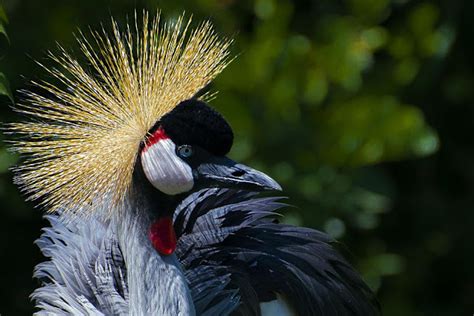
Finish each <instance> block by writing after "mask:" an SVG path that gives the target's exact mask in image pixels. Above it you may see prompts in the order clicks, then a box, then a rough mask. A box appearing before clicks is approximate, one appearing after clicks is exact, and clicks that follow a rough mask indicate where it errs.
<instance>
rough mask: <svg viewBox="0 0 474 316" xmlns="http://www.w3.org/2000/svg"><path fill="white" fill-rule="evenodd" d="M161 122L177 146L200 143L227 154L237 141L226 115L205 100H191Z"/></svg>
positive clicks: (219, 152) (220, 153)
mask: <svg viewBox="0 0 474 316" xmlns="http://www.w3.org/2000/svg"><path fill="white" fill-rule="evenodd" d="M159 125H160V126H161V127H162V128H163V129H164V130H165V132H166V134H167V135H168V136H169V137H170V138H171V139H172V140H173V142H174V143H175V144H176V145H185V144H186V145H196V146H200V147H202V148H204V149H205V150H207V151H209V152H210V153H212V154H214V155H218V156H223V155H225V154H227V153H228V152H229V150H230V149H231V147H232V143H233V140H234V134H233V132H232V128H231V127H230V125H229V124H228V123H227V121H226V120H225V119H224V117H223V116H222V115H221V114H220V113H218V112H217V111H216V110H214V109H213V108H211V107H210V106H209V105H207V104H206V103H205V102H203V101H199V100H196V99H189V100H186V101H183V102H181V103H180V104H178V105H177V106H176V107H175V108H174V109H173V110H172V111H170V112H169V113H167V114H166V115H164V116H163V117H162V118H161V120H160V122H159Z"/></svg>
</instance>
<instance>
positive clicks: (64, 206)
mask: <svg viewBox="0 0 474 316" xmlns="http://www.w3.org/2000/svg"><path fill="white" fill-rule="evenodd" d="M159 16H160V14H159V13H158V14H157V15H156V16H155V17H154V18H149V17H148V13H146V12H145V13H144V14H143V23H142V25H141V27H139V26H138V23H137V20H138V19H137V17H135V24H134V25H133V26H130V25H127V27H126V28H125V30H123V31H121V30H120V28H119V27H118V25H117V23H116V22H115V21H114V20H112V35H111V36H109V35H107V32H106V31H104V30H102V31H101V32H94V31H91V35H92V36H91V37H92V41H91V40H89V41H88V40H86V38H85V36H83V35H82V34H81V36H80V37H78V39H77V42H78V43H79V45H80V48H81V51H82V53H83V54H84V56H85V60H86V62H87V63H86V64H81V63H80V62H78V61H77V60H76V59H74V58H73V57H72V56H71V55H70V54H69V53H68V52H66V51H65V50H64V49H62V48H60V52H59V54H57V55H53V54H50V57H51V58H52V59H53V60H54V61H55V62H56V63H57V65H58V66H59V67H58V68H51V69H50V68H46V67H45V69H46V70H47V71H48V72H49V74H51V75H52V76H53V77H54V78H56V79H57V80H59V81H60V82H61V85H62V87H58V86H56V85H54V84H52V83H49V82H46V81H42V82H34V83H33V84H34V85H35V86H37V87H39V88H40V89H43V90H45V91H46V92H47V96H43V95H40V94H38V93H35V92H27V101H26V102H24V103H23V104H20V105H17V106H16V108H15V110H16V111H18V112H20V113H22V114H26V115H27V116H29V117H30V118H32V119H33V120H31V121H29V122H21V123H12V124H10V125H9V126H8V128H7V130H8V132H10V133H14V134H17V135H20V136H23V137H22V138H21V137H20V139H19V140H15V141H13V146H12V149H13V150H14V151H16V152H18V153H20V154H22V155H23V156H24V161H23V163H22V165H20V166H18V167H16V168H15V170H14V171H15V172H16V178H15V179H16V182H17V183H18V184H19V186H20V188H21V189H22V190H23V191H25V192H27V193H28V194H29V199H31V200H34V199H38V198H41V202H40V204H42V205H44V206H46V208H47V210H49V211H55V210H59V209H61V210H63V211H73V212H74V211H77V210H79V209H81V210H82V209H91V210H92V209H94V206H96V205H97V204H98V203H102V202H103V201H108V202H109V203H110V202H111V203H113V204H114V205H115V206H118V205H119V204H120V203H122V202H123V201H124V199H125V197H126V195H127V193H128V190H129V188H130V184H131V181H132V173H133V169H134V165H135V162H136V159H137V155H138V152H139V148H140V143H141V142H142V141H143V140H144V139H145V138H146V137H147V133H148V131H149V130H150V128H152V127H153V125H154V124H155V123H156V122H157V121H158V120H159V119H160V118H161V117H162V116H163V115H164V114H166V113H168V112H169V111H170V110H172V109H173V108H174V107H175V106H176V105H177V104H178V103H180V102H181V101H184V100H186V99H189V98H191V97H193V96H194V95H195V94H196V93H197V92H199V90H201V89H202V88H204V87H205V86H206V85H207V84H208V83H210V81H211V80H212V79H214V78H215V77H216V76H217V74H219V73H220V72H221V71H222V70H223V69H224V68H225V66H226V65H227V64H228V62H229V50H228V49H229V45H230V42H231V41H230V40H221V39H219V38H218V37H217V35H216V34H215V32H214V31H213V28H212V25H211V24H210V22H204V23H202V24H200V25H199V26H198V27H197V28H196V29H194V30H189V25H190V20H191V19H189V20H188V21H187V22H185V20H184V18H183V16H181V17H180V18H179V19H178V20H177V21H176V22H174V23H165V24H164V25H163V26H160V17H159ZM139 28H141V29H142V30H141V31H140V30H139ZM94 45H95V46H97V50H95V49H94ZM85 65H86V66H85ZM90 206H93V207H90Z"/></svg>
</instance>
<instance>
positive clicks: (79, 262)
mask: <svg viewBox="0 0 474 316" xmlns="http://www.w3.org/2000/svg"><path fill="white" fill-rule="evenodd" d="M135 20H137V18H135ZM138 24H140V25H138ZM112 25H113V31H112V34H113V35H112V36H109V35H107V33H106V32H105V31H102V32H92V36H91V37H92V40H90V39H89V40H86V39H85V36H82V35H81V37H80V38H79V40H78V43H79V46H80V47H81V50H82V53H83V55H84V57H85V59H86V63H82V62H79V61H77V60H76V59H75V58H73V57H72V56H71V55H70V54H69V53H68V52H66V51H65V50H64V49H61V48H60V52H59V54H57V55H51V57H52V59H53V60H54V61H55V62H56V63H57V67H53V68H50V67H45V69H46V71H47V72H49V74H50V75H52V77H54V78H55V79H56V82H54V83H50V82H37V83H35V85H36V86H37V87H38V88H39V89H41V90H43V91H44V93H37V92H28V93H27V98H26V99H27V101H26V102H24V103H23V104H20V105H17V107H16V110H17V111H18V112H20V113H22V114H25V115H27V116H29V117H31V118H32V119H30V120H28V121H26V122H21V123H12V124H10V126H9V132H10V133H12V134H15V135H17V136H18V137H17V139H16V140H14V145H13V147H12V148H13V149H14V150H15V151H17V152H19V153H20V154H22V155H23V157H24V160H23V164H22V165H20V166H18V167H17V168H16V178H15V179H16V182H17V183H18V185H19V186H20V188H21V189H22V190H23V191H25V192H26V193H27V194H29V195H30V197H29V198H30V199H37V200H38V201H39V202H38V204H39V205H40V206H42V207H44V208H46V210H47V212H48V214H47V215H46V218H47V219H48V220H49V222H50V224H51V226H50V227H47V228H45V229H44V231H43V234H42V236H41V237H40V239H39V240H38V241H37V244H38V245H39V247H40V249H41V251H42V252H43V254H44V255H45V256H46V257H47V258H48V261H46V262H43V263H40V264H39V265H38V266H37V267H36V269H35V272H34V276H35V277H36V278H37V279H38V280H39V281H40V284H41V286H40V287H39V288H38V289H37V290H36V291H35V292H34V293H33V294H32V298H33V300H34V301H35V302H36V307H37V308H38V309H39V310H38V312H37V314H38V315H50V314H54V315H62V314H68V315H378V314H379V307H378V303H377V302H376V300H375V298H374V295H373V293H372V292H371V291H370V289H369V288H368V287H367V286H366V285H365V284H364V282H363V281H362V280H361V278H360V276H359V274H358V273H357V272H356V271H355V270H354V269H353V268H352V267H351V266H350V265H349V264H348V263H347V261H346V260H345V259H344V258H343V257H342V256H341V255H340V254H339V253H338V252H337V251H336V250H335V249H334V248H333V247H332V246H331V243H332V240H331V238H329V237H328V236H327V235H325V234H324V233H321V232H319V231H316V230H312V229H308V228H301V227H295V226H291V225H284V224H280V223H278V222H277V221H276V220H275V215H276V213H275V211H276V210H277V209H279V208H280V207H282V206H283V205H284V204H283V203H281V201H280V198H275V197H259V196H258V192H259V191H262V190H281V188H280V186H279V185H278V184H277V183H276V182H275V181H274V180H273V179H271V178H270V177H269V176H267V175H265V174H264V173H262V172H259V171H257V170H254V169H252V168H249V167H247V166H245V165H242V164H239V163H236V162H234V161H232V160H230V159H229V158H227V157H226V156H225V155H226V154H227V153H228V152H229V150H230V149H231V146H232V142H233V132H232V130H231V128H230V126H229V125H228V123H227V122H226V121H225V119H224V118H223V117H222V116H221V115H220V114H219V113H217V112H216V111H215V110H213V109H212V108H211V107H209V106H208V105H207V103H206V95H204V97H201V98H197V97H196V95H198V92H199V91H200V90H201V89H203V88H204V87H205V86H206V85H208V84H209V83H210V81H211V80H212V79H213V78H214V77H215V76H216V75H217V74H218V73H219V72H221V71H222V70H223V69H224V68H225V66H226V65H227V64H228V62H229V53H228V47H229V44H230V41H228V40H221V39H219V38H218V37H217V36H216V35H215V33H214V31H213V30H212V27H211V25H210V24H209V23H207V22H206V23H203V24H201V25H200V26H198V27H197V28H196V29H194V30H193V31H188V28H189V22H188V23H183V18H180V19H178V20H177V21H176V22H175V23H171V24H164V25H161V24H160V21H159V14H158V15H157V16H156V17H155V18H153V19H149V17H148V14H147V13H144V14H143V23H138V22H136V23H135V24H134V25H133V26H127V27H126V28H125V30H121V29H120V28H119V27H118V25H117V23H116V22H113V23H112Z"/></svg>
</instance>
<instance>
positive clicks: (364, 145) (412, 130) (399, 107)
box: [316, 96, 438, 166]
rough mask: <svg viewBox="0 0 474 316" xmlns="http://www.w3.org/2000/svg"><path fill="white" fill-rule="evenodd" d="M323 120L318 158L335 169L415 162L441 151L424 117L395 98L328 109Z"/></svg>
mask: <svg viewBox="0 0 474 316" xmlns="http://www.w3.org/2000/svg"><path fill="white" fill-rule="evenodd" d="M319 119H320V122H319V123H318V124H317V126H318V131H317V134H316V135H318V139H317V144H318V147H319V152H318V155H319V157H320V158H321V159H322V161H323V162H324V163H328V164H330V165H333V166H362V165H368V164H373V163H378V162H381V161H389V160H399V159H407V158H415V157H421V156H426V155H429V154H432V153H433V152H435V151H436V150H437V149H438V137H437V135H436V133H435V132H434V131H433V130H432V129H431V128H430V127H429V126H428V125H427V124H426V123H425V120H424V117H423V113H422V112H421V111H420V110H419V109H418V108H416V107H414V106H409V105H403V104H400V103H399V102H398V100H397V99H395V98H393V97H388V96H385V97H384V96H382V97H377V96H369V97H359V98H356V99H354V100H352V101H350V102H347V103H343V104H337V105H334V106H332V107H330V108H328V109H327V110H326V111H324V112H323V113H321V115H320V117H319Z"/></svg>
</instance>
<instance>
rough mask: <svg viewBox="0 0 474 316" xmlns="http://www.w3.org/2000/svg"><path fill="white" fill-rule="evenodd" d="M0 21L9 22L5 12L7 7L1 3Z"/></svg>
mask: <svg viewBox="0 0 474 316" xmlns="http://www.w3.org/2000/svg"><path fill="white" fill-rule="evenodd" d="M0 21H1V22H4V23H8V17H7V14H6V13H5V9H3V6H1V5H0Z"/></svg>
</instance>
